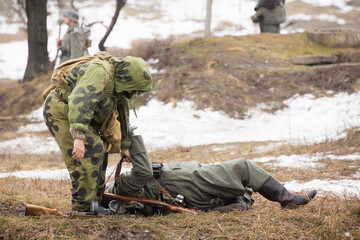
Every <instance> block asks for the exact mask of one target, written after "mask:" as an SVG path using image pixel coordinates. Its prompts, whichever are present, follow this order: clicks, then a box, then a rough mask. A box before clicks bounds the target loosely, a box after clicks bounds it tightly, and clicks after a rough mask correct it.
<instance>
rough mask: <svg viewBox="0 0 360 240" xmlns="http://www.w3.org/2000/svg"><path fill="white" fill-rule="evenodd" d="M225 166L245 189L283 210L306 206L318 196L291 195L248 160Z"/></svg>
mask: <svg viewBox="0 0 360 240" xmlns="http://www.w3.org/2000/svg"><path fill="white" fill-rule="evenodd" d="M223 165H224V167H225V168H226V169H228V172H229V173H230V174H231V176H234V179H235V180H237V179H238V178H240V181H241V183H242V185H243V186H244V187H251V188H252V189H253V190H254V191H255V192H259V193H260V194H261V195H262V196H263V197H265V198H266V199H268V200H270V201H275V202H279V203H280V204H281V206H282V207H283V208H292V207H294V206H300V205H305V204H307V203H308V202H309V201H310V200H311V199H313V198H314V197H315V195H316V190H312V191H310V192H308V193H306V194H305V195H301V194H292V193H290V192H289V191H288V190H287V189H286V188H285V187H284V186H283V185H282V184H281V183H279V182H278V181H277V180H276V179H275V178H273V177H272V176H271V175H270V173H268V172H266V171H265V170H264V169H262V168H260V167H259V166H257V165H256V164H254V163H252V162H250V161H248V160H246V159H234V160H231V161H228V162H225V163H223ZM231 169H232V170H231Z"/></svg>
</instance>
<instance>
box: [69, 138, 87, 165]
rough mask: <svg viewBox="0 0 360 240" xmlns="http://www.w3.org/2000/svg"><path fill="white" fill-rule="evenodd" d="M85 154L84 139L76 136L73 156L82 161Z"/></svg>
mask: <svg viewBox="0 0 360 240" xmlns="http://www.w3.org/2000/svg"><path fill="white" fill-rule="evenodd" d="M84 154H85V145H84V140H83V139H79V138H76V139H75V140H74V149H73V151H72V158H74V159H76V160H77V161H80V160H81V159H83V157H84Z"/></svg>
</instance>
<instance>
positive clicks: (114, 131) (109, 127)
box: [100, 109, 121, 153]
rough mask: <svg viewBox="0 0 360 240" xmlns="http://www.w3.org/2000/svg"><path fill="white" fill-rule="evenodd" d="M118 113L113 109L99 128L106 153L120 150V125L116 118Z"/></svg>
mask: <svg viewBox="0 0 360 240" xmlns="http://www.w3.org/2000/svg"><path fill="white" fill-rule="evenodd" d="M118 115H119V113H118V111H117V110H116V109H114V111H113V112H112V113H111V114H110V116H109V117H108V118H107V119H106V121H105V122H104V123H103V124H102V125H101V128H100V136H101V137H102V139H103V140H104V149H105V152H106V153H120V150H121V127H120V122H119V121H118V120H117V117H118Z"/></svg>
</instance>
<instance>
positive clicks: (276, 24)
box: [251, 0, 287, 33]
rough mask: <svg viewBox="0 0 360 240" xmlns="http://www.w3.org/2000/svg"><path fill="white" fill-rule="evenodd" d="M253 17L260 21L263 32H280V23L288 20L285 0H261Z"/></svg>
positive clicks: (254, 19) (257, 21)
mask: <svg viewBox="0 0 360 240" xmlns="http://www.w3.org/2000/svg"><path fill="white" fill-rule="evenodd" d="M254 10H255V11H256V13H255V14H254V15H253V16H252V17H251V19H252V20H253V22H254V23H259V25H260V32H262V33H266V32H267V33H280V24H281V23H284V22H285V21H286V17H287V13H286V9H285V0H259V1H258V3H257V4H256V7H255V8H254Z"/></svg>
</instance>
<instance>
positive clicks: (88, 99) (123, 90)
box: [44, 56, 152, 211]
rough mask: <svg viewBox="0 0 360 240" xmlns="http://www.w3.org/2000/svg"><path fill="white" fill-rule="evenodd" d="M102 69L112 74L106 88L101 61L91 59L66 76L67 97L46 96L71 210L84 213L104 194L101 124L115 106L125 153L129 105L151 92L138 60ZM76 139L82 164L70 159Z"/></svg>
mask: <svg viewBox="0 0 360 240" xmlns="http://www.w3.org/2000/svg"><path fill="white" fill-rule="evenodd" d="M104 64H108V68H107V69H112V70H110V72H108V74H109V75H110V78H109V80H108V83H107V84H106V73H105V71H106V72H107V70H106V68H105V67H104V65H103V62H102V61H101V60H99V59H94V60H91V61H89V62H87V63H85V64H82V65H80V66H79V67H77V68H75V69H73V70H72V71H71V72H70V73H69V74H68V75H67V76H66V80H67V82H68V84H69V86H70V87H71V88H72V89H73V90H72V91H71V92H70V91H68V90H66V89H64V88H59V87H58V88H56V89H55V91H56V92H57V94H54V92H51V93H50V94H49V95H48V96H47V98H46V99H45V104H44V120H45V123H46V125H47V127H48V129H49V131H50V132H51V134H52V135H53V136H54V137H55V140H56V142H57V143H58V145H59V147H60V149H61V152H62V154H63V157H64V159H65V164H66V166H67V168H68V170H69V173H70V177H71V182H72V190H71V192H72V201H73V210H78V211H88V210H89V208H90V205H91V202H92V201H93V200H98V201H99V200H100V199H101V196H102V193H103V190H104V183H105V171H106V167H107V154H106V153H105V152H104V144H103V141H102V139H101V138H100V136H99V133H98V130H99V128H100V126H101V124H102V123H103V122H104V121H105V120H106V118H107V117H108V116H109V114H110V113H111V112H112V110H113V109H114V106H115V105H116V106H117V110H118V111H119V117H118V119H119V121H120V123H121V132H122V136H123V139H122V142H121V147H122V148H129V147H130V145H131V141H130V138H129V137H128V127H129V101H130V100H131V99H134V98H135V97H136V95H137V94H140V93H142V92H146V91H150V90H151V88H152V78H151V75H150V72H149V70H148V68H147V65H146V63H145V62H144V61H143V60H142V59H140V58H135V57H130V56H129V57H124V58H116V57H112V58H111V59H110V60H109V61H108V62H104ZM127 91H132V94H128V93H127ZM56 95H58V96H56ZM79 136H80V137H79ZM75 138H83V139H84V144H85V155H84V158H83V159H81V161H76V160H75V159H73V158H72V150H73V141H74V140H73V139H75Z"/></svg>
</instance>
